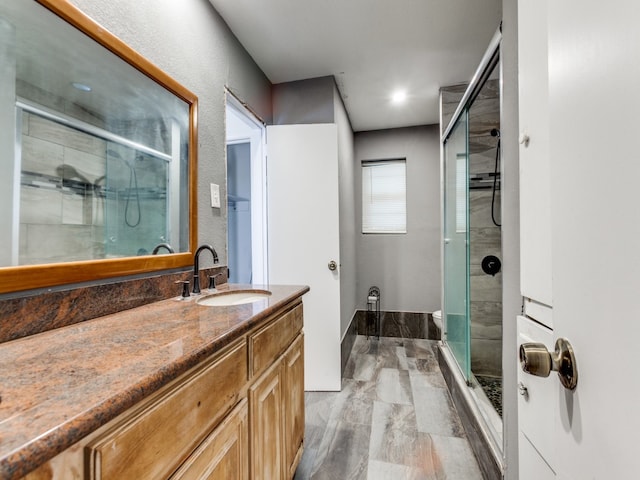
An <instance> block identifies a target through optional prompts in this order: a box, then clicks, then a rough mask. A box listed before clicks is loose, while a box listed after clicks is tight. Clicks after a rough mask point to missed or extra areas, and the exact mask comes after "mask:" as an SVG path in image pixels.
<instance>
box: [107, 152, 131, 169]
mask: <svg viewBox="0 0 640 480" xmlns="http://www.w3.org/2000/svg"><path fill="white" fill-rule="evenodd" d="M107 155H108V156H111V157H113V158H117V159H118V160H122V161H123V162H124V163H126V164H127V167H129V168H133V165H132V164H131V161H129V160H127V159H126V158H122V155H120V152H118V151H117V150H112V149H110V148H108V149H107Z"/></svg>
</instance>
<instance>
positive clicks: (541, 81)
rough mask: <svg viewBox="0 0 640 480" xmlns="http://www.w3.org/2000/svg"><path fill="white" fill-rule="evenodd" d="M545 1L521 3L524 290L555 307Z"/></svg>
mask: <svg viewBox="0 0 640 480" xmlns="http://www.w3.org/2000/svg"><path fill="white" fill-rule="evenodd" d="M547 1H548V0H519V1H518V92H519V98H518V102H519V111H520V118H519V122H520V135H521V138H520V140H521V143H520V243H521V247H520V252H521V253H520V256H521V258H520V272H521V280H520V286H521V290H522V295H523V296H525V297H527V298H531V299H533V300H534V301H536V302H538V303H541V304H544V305H547V306H552V305H553V299H552V285H553V282H552V278H551V261H552V259H551V183H550V180H551V162H550V157H549V80H548V76H549V74H548V71H549V69H548V51H547V43H548V42H547ZM528 313H529V312H528ZM529 315H531V314H530V313H529ZM536 320H538V321H540V322H542V323H545V324H546V325H547V326H548V327H549V328H553V325H551V324H550V319H549V321H547V319H546V318H541V317H537V318H536Z"/></svg>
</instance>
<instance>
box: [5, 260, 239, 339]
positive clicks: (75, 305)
mask: <svg viewBox="0 0 640 480" xmlns="http://www.w3.org/2000/svg"><path fill="white" fill-rule="evenodd" d="M203 273H204V275H203ZM217 274H222V276H221V277H219V279H220V280H219V281H218V283H227V267H226V266H216V267H213V268H207V269H203V270H201V274H200V278H203V279H205V278H208V277H209V275H217ZM191 277H192V272H191V270H185V271H184V272H173V273H167V274H161V275H155V276H151V277H144V278H135V279H125V280H122V279H121V280H119V281H117V282H113V283H107V284H100V285H89V286H82V287H77V288H72V289H68V290H58V291H45V292H43V291H39V292H37V293H33V292H32V293H25V295H24V296H21V297H17V298H7V299H0V343H2V342H8V341H10V340H16V339H18V338H22V337H27V336H29V335H35V334H37V333H42V332H46V331H48V330H53V329H54V328H60V327H65V326H67V325H73V324H75V323H79V322H84V321H85V320H91V319H93V318H97V317H101V316H104V315H109V314H112V313H117V312H122V311H124V310H129V309H131V308H135V307H140V306H142V305H146V304H148V303H152V302H157V301H159V300H164V299H167V298H171V297H176V296H178V295H179V294H180V286H179V285H176V284H175V282H177V281H180V280H189V281H191ZM205 285H206V283H205Z"/></svg>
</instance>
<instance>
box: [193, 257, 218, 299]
mask: <svg viewBox="0 0 640 480" xmlns="http://www.w3.org/2000/svg"><path fill="white" fill-rule="evenodd" d="M203 250H209V251H210V252H211V255H213V263H218V254H217V253H216V251H215V250H214V248H213V247H212V246H211V245H200V246H199V247H198V249H197V250H196V253H195V254H194V255H193V290H192V292H193V293H194V294H196V293H200V275H199V273H200V252H202V251H203Z"/></svg>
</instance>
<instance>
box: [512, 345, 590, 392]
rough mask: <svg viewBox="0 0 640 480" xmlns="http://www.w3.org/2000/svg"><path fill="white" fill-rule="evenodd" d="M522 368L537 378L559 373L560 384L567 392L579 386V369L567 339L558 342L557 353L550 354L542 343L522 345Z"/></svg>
mask: <svg viewBox="0 0 640 480" xmlns="http://www.w3.org/2000/svg"><path fill="white" fill-rule="evenodd" d="M520 367H521V368H522V370H523V371H525V372H527V373H529V374H531V375H535V376H537V377H548V376H549V374H550V373H551V371H554V372H558V377H559V378H560V383H562V386H563V387H564V388H566V389H567V390H575V388H576V386H577V385H578V367H577V365H576V357H575V354H574V353H573V347H572V346H571V344H570V343H569V341H568V340H567V339H566V338H558V340H556V349H555V352H552V353H551V352H549V351H548V350H547V347H545V346H544V344H542V343H523V344H522V345H520Z"/></svg>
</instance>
